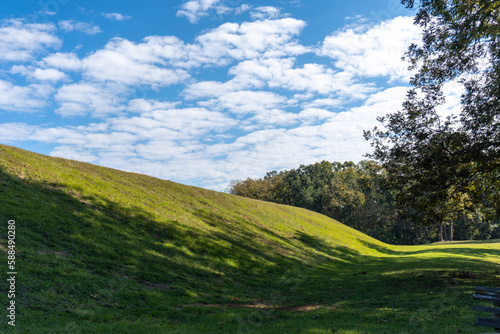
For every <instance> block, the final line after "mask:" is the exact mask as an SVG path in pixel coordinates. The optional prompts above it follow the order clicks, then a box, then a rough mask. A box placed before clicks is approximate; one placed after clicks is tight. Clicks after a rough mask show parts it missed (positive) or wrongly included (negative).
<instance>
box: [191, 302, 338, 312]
mask: <svg viewBox="0 0 500 334" xmlns="http://www.w3.org/2000/svg"><path fill="white" fill-rule="evenodd" d="M186 306H188V307H206V308H221V309H225V308H248V309H262V310H279V311H291V312H311V311H316V310H336V309H337V308H336V307H334V306H331V305H316V304H314V305H294V306H276V305H266V304H190V305H186Z"/></svg>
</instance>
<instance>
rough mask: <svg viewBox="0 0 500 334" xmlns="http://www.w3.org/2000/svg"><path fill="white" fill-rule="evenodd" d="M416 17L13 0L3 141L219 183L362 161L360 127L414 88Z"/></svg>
mask: <svg viewBox="0 0 500 334" xmlns="http://www.w3.org/2000/svg"><path fill="white" fill-rule="evenodd" d="M414 14H415V12H412V11H410V10H408V9H406V8H404V7H403V6H402V5H400V3H399V0H356V1H345V0H314V1H306V0H273V1H271V0H267V1H253V0H248V1H246V0H184V1H181V0H177V1H175V0H153V1H132V0H121V1H114V0H113V1H101V0H99V1H96V0H88V1H75V0H40V1H39V0H36V1H32V0H3V1H2V2H0V143H1V144H7V145H12V146H16V147H20V148H23V149H26V150H30V151H34V152H38V153H42V154H47V155H51V156H56V157H63V158H69V159H75V160H80V161H86V162H90V163H94V164H98V165H102V166H106V167H112V168H117V169H120V170H125V171H131V172H138V173H143V174H148V175H151V176H154V177H159V178H162V179H168V180H171V181H175V182H179V183H183V184H188V185H194V186H199V187H203V188H208V189H213V190H218V191H224V190H225V189H226V188H227V186H228V185H229V183H230V182H231V181H232V180H239V179H246V178H247V177H252V178H258V177H263V176H265V174H266V172H269V171H272V170H278V171H279V170H285V169H292V168H297V167H299V166H300V165H301V164H312V163H315V162H319V161H322V160H328V161H339V162H343V161H354V162H359V161H360V160H363V159H366V158H365V154H366V153H369V152H371V147H370V143H369V142H367V141H365V139H364V138H363V130H371V129H372V128H373V127H374V126H377V125H379V123H378V122H377V120H376V119H377V117H378V116H383V115H385V114H388V113H392V112H396V111H398V110H400V109H401V103H402V101H403V100H404V97H405V95H406V92H407V90H408V88H409V84H408V82H409V79H410V77H411V75H412V74H411V72H409V71H408V70H407V67H408V64H407V63H405V62H404V61H402V60H401V57H402V56H403V54H404V52H405V50H406V49H407V48H408V46H409V45H410V43H418V42H419V41H420V39H421V32H420V30H419V28H418V27H416V26H415V25H413V15H414ZM451 96H452V97H451V102H452V104H453V101H454V100H453V96H454V95H453V94H451ZM457 96H458V95H456V94H455V100H456V99H457ZM455 102H456V101H455Z"/></svg>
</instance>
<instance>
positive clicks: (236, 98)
mask: <svg viewBox="0 0 500 334" xmlns="http://www.w3.org/2000/svg"><path fill="white" fill-rule="evenodd" d="M285 101H286V99H285V98H284V97H282V96H280V95H278V94H275V93H272V92H259V91H257V92H256V91H244V90H243V91H238V92H231V93H227V94H224V95H222V96H220V97H219V98H218V99H213V100H209V101H207V102H199V104H200V105H206V106H207V107H212V108H215V109H226V110H227V111H228V112H230V113H235V114H240V115H245V114H260V113H265V112H267V111H269V110H272V109H276V108H279V107H280V106H283V105H284V104H285Z"/></svg>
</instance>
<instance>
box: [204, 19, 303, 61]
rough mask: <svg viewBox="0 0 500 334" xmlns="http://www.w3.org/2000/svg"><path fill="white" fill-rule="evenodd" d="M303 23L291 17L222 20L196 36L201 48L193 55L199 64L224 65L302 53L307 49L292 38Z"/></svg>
mask: <svg viewBox="0 0 500 334" xmlns="http://www.w3.org/2000/svg"><path fill="white" fill-rule="evenodd" d="M305 25H306V23H305V22H304V21H302V20H297V19H293V18H283V19H279V20H264V21H255V22H243V23H242V24H237V23H225V24H222V25H221V26H219V27H218V28H216V29H213V30H211V31H209V32H207V33H205V34H203V35H200V36H198V37H197V38H196V42H197V44H199V45H200V48H201V49H200V50H199V52H198V54H197V55H196V56H197V59H198V62H200V63H216V64H225V63H227V62H228V61H229V60H233V59H235V60H245V59H253V58H262V57H264V58H268V57H282V56H295V55H300V54H304V53H307V52H309V51H310V49H309V48H307V47H304V46H302V45H300V44H299V43H298V42H297V41H296V40H293V38H294V36H296V35H298V34H299V33H300V32H301V31H302V29H303V28H304V27H305Z"/></svg>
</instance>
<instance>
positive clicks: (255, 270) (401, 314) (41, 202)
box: [0, 146, 500, 333]
mask: <svg viewBox="0 0 500 334" xmlns="http://www.w3.org/2000/svg"><path fill="white" fill-rule="evenodd" d="M0 184H1V186H0V222H2V224H1V226H2V229H1V231H0V245H1V248H2V249H3V250H4V251H5V250H6V248H5V245H6V236H7V229H6V222H7V220H9V219H14V220H15V221H16V232H17V239H16V241H17V251H18V253H17V267H16V269H17V271H18V275H17V282H16V288H17V295H16V303H17V305H18V309H17V326H16V328H15V329H13V328H10V327H8V326H7V325H6V321H5V320H2V321H1V323H0V331H5V332H19V333H30V332H31V333H80V332H81V333H91V332H92V333H129V332H130V333H165V332H172V333H185V332H186V333H188V332H189V333H204V332H207V333H220V332H222V333H224V332H227V333H236V332H240V333H252V332H255V333H413V332H415V333H437V332H439V333H458V332H460V331H461V332H460V333H474V332H477V331H478V328H474V326H473V325H472V323H473V322H474V318H475V317H476V316H478V314H476V313H474V312H472V311H471V305H472V304H473V302H472V301H471V299H470V294H471V293H472V291H473V286H474V285H495V284H497V282H498V278H499V277H500V276H499V274H500V272H499V270H500V266H499V264H500V254H499V250H500V245H499V244H498V243H473V242H469V243H453V244H441V245H431V246H418V247H396V246H390V245H387V244H384V243H381V242H379V241H377V240H375V239H372V238H370V237H368V236H366V235H364V234H362V233H360V232H358V231H355V230H353V229H350V228H348V227H346V226H344V225H342V224H340V223H338V222H336V221H334V220H331V219H329V218H327V217H324V216H322V215H319V214H316V213H313V212H310V211H307V210H302V209H298V208H292V207H287V206H281V205H275V204H272V203H263V202H259V201H254V200H249V199H244V198H239V197H234V196H230V195H228V194H223V193H217V192H213V191H208V190H204V189H200V188H195V187H188V186H183V185H180V184H176V183H172V182H168V181H162V180H158V179H155V178H152V177H148V176H144V175H138V174H132V173H125V172H121V171H117V170H112V169H107V168H102V167H98V166H94V165H90V164H85V163H80V162H75V161H69V160H64V159H56V158H51V157H46V156H41V155H38V154H34V153H30V152H26V151H22V150H19V149H15V148H12V147H8V146H0ZM2 261H3V263H5V266H4V268H5V267H6V261H7V259H6V254H5V253H4V257H3V260H2ZM0 263H1V262H0ZM3 272H4V273H5V272H7V269H5V270H3ZM470 273H472V274H470ZM2 275H4V274H2ZM471 275H472V276H473V277H470V276H471ZM7 290H8V288H7V285H6V282H5V281H4V280H2V282H1V283H0V305H7V296H6V292H7ZM2 291H4V292H5V293H4V292H2ZM1 308H2V309H4V307H3V306H1ZM0 314H3V313H0ZM2 318H4V315H2Z"/></svg>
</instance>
